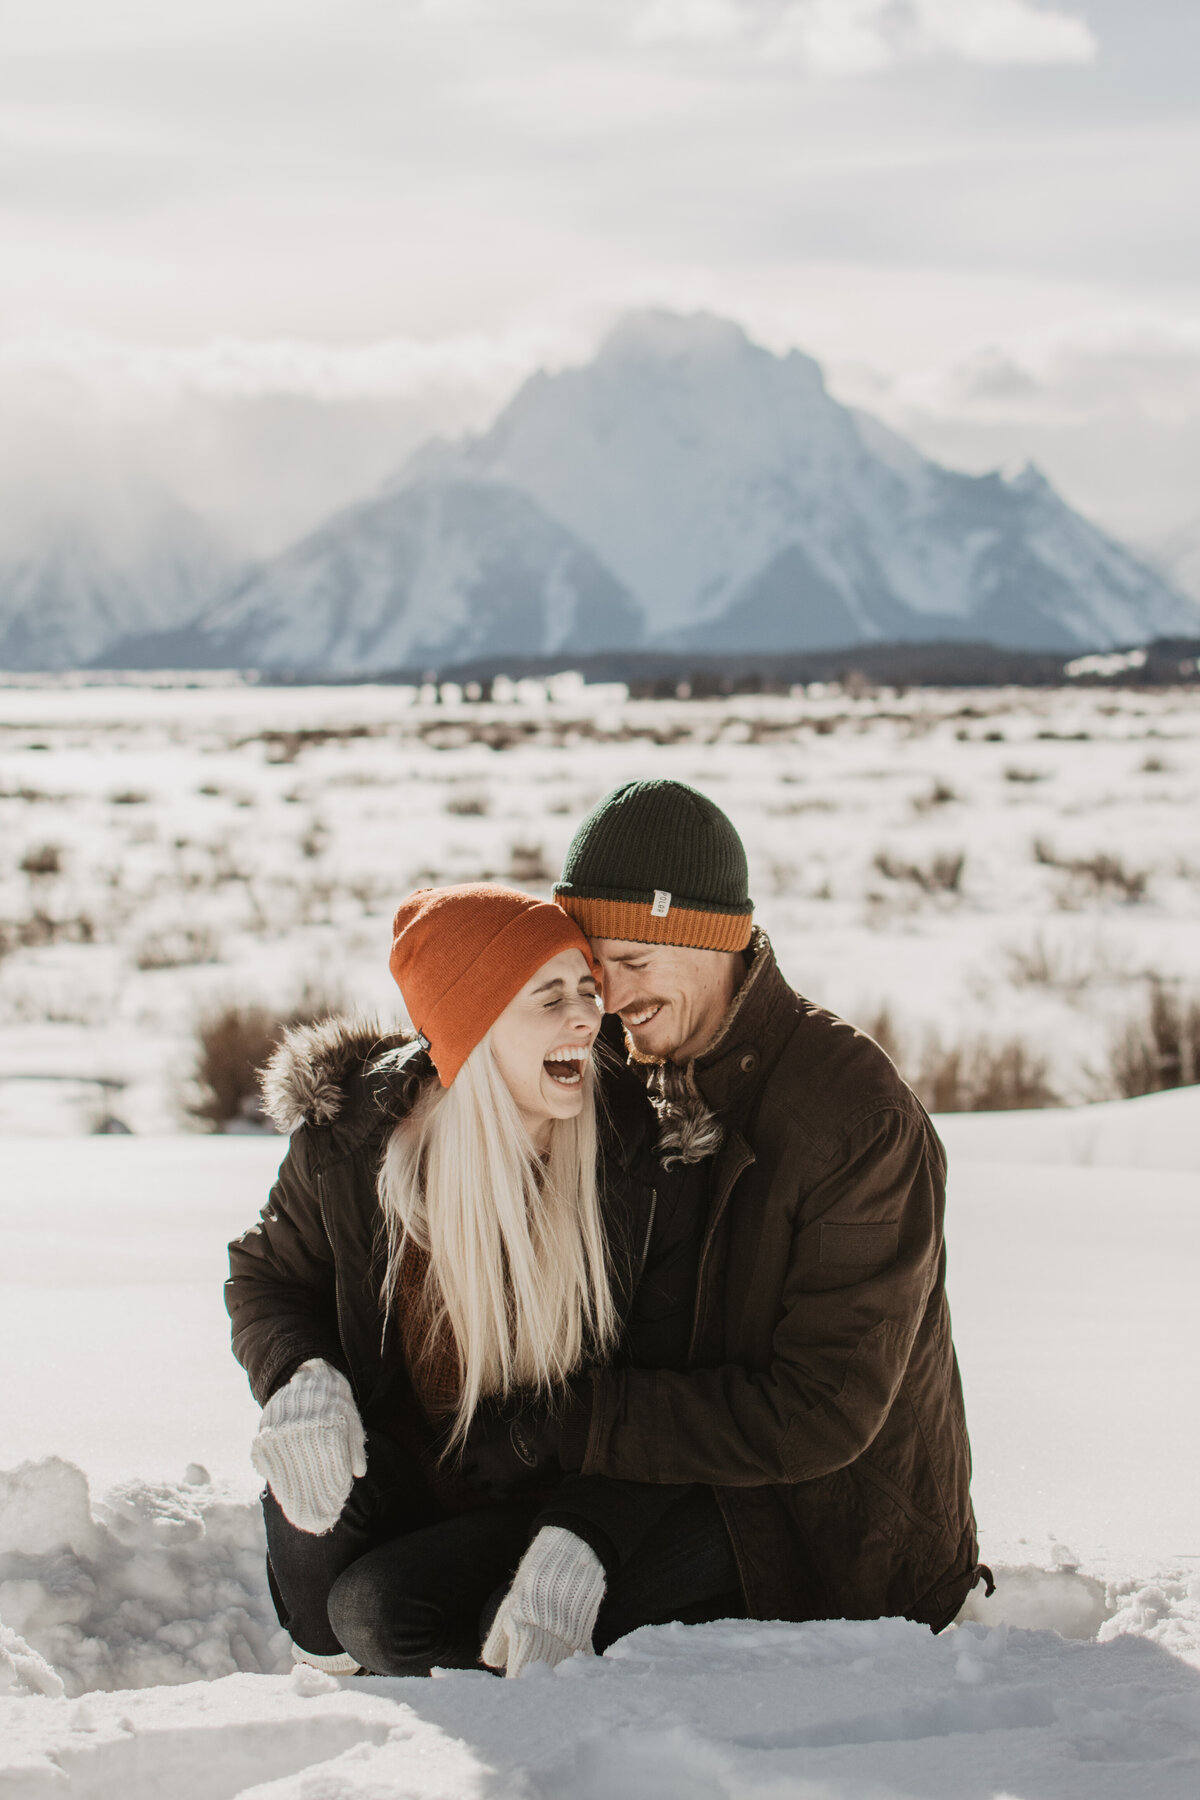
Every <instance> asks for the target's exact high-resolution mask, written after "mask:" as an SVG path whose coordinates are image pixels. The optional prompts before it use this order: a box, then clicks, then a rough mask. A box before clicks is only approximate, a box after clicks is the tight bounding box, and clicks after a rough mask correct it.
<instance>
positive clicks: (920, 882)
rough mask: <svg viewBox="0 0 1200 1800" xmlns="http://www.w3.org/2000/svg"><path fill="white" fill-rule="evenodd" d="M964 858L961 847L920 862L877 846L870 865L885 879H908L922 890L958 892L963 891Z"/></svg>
mask: <svg viewBox="0 0 1200 1800" xmlns="http://www.w3.org/2000/svg"><path fill="white" fill-rule="evenodd" d="M966 865H967V858H966V854H965V852H964V851H962V850H954V851H941V852H939V853H938V855H936V856H934V857H931V859H930V860H929V862H927V863H924V864H921V863H915V862H905V861H903V859H902V858H900V857H897V856H893V855H892V853H891V851H890V850H879V851H877V852H876V854H875V857H874V859H873V865H872V866H873V867H874V868H875V869H877V870H878V872H879V873H880V874H881V875H883V876H885V877H886V879H887V880H888V881H908V882H911V883H912V884H913V886H914V887H918V888H920V890H921V892H922V893H923V894H957V893H960V892H961V891H962V878H963V870H964V869H965V868H966Z"/></svg>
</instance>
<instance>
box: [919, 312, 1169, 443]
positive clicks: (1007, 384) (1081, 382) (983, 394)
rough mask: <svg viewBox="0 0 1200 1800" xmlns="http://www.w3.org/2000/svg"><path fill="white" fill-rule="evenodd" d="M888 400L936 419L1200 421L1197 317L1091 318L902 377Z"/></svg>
mask: <svg viewBox="0 0 1200 1800" xmlns="http://www.w3.org/2000/svg"><path fill="white" fill-rule="evenodd" d="M894 392H895V398H896V399H897V400H898V401H899V402H900V403H901V404H902V405H904V406H906V407H909V408H912V409H915V410H918V411H921V412H924V413H926V414H928V415H930V416H934V417H943V418H950V417H953V418H960V419H970V420H972V421H974V422H976V423H981V424H1009V423H1012V422H1014V421H1020V420H1026V421H1029V422H1030V423H1037V424H1040V425H1085V424H1090V423H1098V422H1101V421H1104V420H1110V419H1114V418H1120V417H1127V416H1129V415H1130V414H1134V413H1136V414H1137V415H1138V416H1140V417H1141V418H1143V419H1146V420H1151V421H1154V422H1155V423H1157V424H1160V425H1167V426H1173V425H1178V424H1182V423H1184V422H1186V421H1189V420H1193V419H1198V418H1200V319H1195V320H1187V319H1164V318H1158V317H1155V316H1153V315H1147V314H1111V313H1103V314H1093V315H1090V316H1086V317H1083V318H1080V319H1076V320H1073V321H1071V322H1070V323H1065V324H1059V325H1056V326H1055V327H1054V328H1053V329H1051V330H1046V331H1041V332H1036V333H1027V334H1024V335H1022V336H1020V337H1018V338H1016V339H1014V340H1013V341H1011V342H1009V343H1007V344H1004V345H998V344H991V345H986V346H983V347H981V348H979V349H978V350H975V351H973V352H971V353H970V354H969V355H967V356H963V357H959V358H957V359H955V360H954V361H952V362H949V363H947V364H946V365H944V366H941V367H937V368H933V369H927V370H923V371H919V372H917V373H914V374H911V375H908V376H906V377H904V378H902V379H901V380H900V381H899V382H897V383H896V386H895V390H894Z"/></svg>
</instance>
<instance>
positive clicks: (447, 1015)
mask: <svg viewBox="0 0 1200 1800" xmlns="http://www.w3.org/2000/svg"><path fill="white" fill-rule="evenodd" d="M563 950H578V951H580V952H581V954H582V955H583V956H584V957H586V959H587V965H588V968H589V969H593V968H594V967H595V964H594V963H593V961H592V951H591V946H590V945H589V943H588V941H587V939H586V938H585V937H584V935H583V933H582V931H581V930H580V929H579V927H578V925H576V923H575V921H574V920H573V919H570V918H568V916H567V914H566V913H565V912H564V911H563V910H562V908H561V907H560V906H553V905H551V903H550V902H549V901H548V900H535V899H534V897H533V895H532V894H519V893H517V892H515V891H514V890H513V889H512V888H505V887H499V886H495V885H493V884H491V883H489V882H483V881H472V882H467V883H464V884H463V885H462V886H461V887H444V888H418V889H417V891H416V893H415V894H410V895H409V896H408V899H407V900H405V901H403V902H402V903H401V906H400V910H399V911H398V912H397V914H396V919H395V923H394V924H393V926H392V954H391V958H390V960H389V962H388V967H389V968H390V969H391V971H392V976H393V979H394V980H395V983H396V986H397V987H398V988H399V989H400V992H401V994H403V996H404V1004H405V1006H406V1007H407V1008H408V1016H409V1018H410V1019H411V1020H412V1022H413V1025H414V1026H415V1028H416V1030H417V1031H418V1032H419V1033H420V1035H421V1036H422V1037H423V1038H424V1039H425V1041H426V1042H427V1043H428V1045H429V1054H430V1056H431V1057H432V1058H433V1064H434V1067H435V1068H436V1070H437V1072H438V1076H439V1078H440V1080H441V1084H442V1086H443V1087H449V1086H450V1083H451V1082H452V1081H453V1080H454V1077H455V1076H456V1075H457V1074H458V1071H459V1070H460V1069H461V1068H462V1066H463V1063H464V1062H465V1061H466V1059H467V1057H468V1056H469V1055H470V1054H471V1052H472V1050H473V1049H474V1048H475V1046H476V1044H478V1043H479V1042H480V1041H481V1039H483V1038H484V1037H485V1036H486V1035H487V1033H488V1032H489V1031H490V1030H491V1028H492V1026H493V1025H494V1024H495V1023H496V1020H497V1019H498V1018H499V1017H500V1014H501V1013H502V1012H503V1011H504V1009H505V1007H506V1006H507V1005H508V1003H509V1001H510V1000H512V999H515V997H516V996H517V994H519V993H520V991H521V989H522V988H523V987H524V986H525V983H526V982H527V981H528V980H529V979H530V977H531V976H533V975H535V974H536V973H537V971H538V970H539V969H540V968H541V967H542V964H543V963H548V962H549V961H550V959H551V957H553V956H557V955H559V953H560V952H561V951H563Z"/></svg>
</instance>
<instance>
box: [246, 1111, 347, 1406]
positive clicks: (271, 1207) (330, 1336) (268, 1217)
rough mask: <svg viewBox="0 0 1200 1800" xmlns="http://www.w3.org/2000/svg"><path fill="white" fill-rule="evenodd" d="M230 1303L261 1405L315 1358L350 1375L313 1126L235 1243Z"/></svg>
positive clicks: (300, 1136)
mask: <svg viewBox="0 0 1200 1800" xmlns="http://www.w3.org/2000/svg"><path fill="white" fill-rule="evenodd" d="M225 1305H226V1307H227V1308H228V1310H229V1316H230V1319H231V1320H232V1322H233V1354H234V1355H235V1356H236V1357H237V1359H238V1361H239V1362H240V1363H241V1365H242V1367H243V1368H244V1369H245V1371H246V1373H247V1375H248V1376H249V1378H250V1389H251V1392H252V1393H253V1395H254V1398H255V1399H256V1400H257V1401H258V1403H259V1405H260V1406H265V1405H266V1403H267V1401H268V1400H269V1399H270V1397H271V1395H272V1394H273V1393H274V1392H275V1391H276V1389H278V1388H280V1387H282V1386H283V1384H284V1383H285V1382H286V1381H289V1380H290V1379H291V1377H292V1376H293V1375H294V1374H295V1372H296V1370H297V1369H298V1368H299V1367H300V1365H301V1363H303V1362H307V1361H308V1360H309V1358H310V1357H314V1356H319V1357H322V1358H323V1359H324V1360H325V1361H326V1362H328V1363H332V1364H333V1365H334V1367H335V1368H338V1369H341V1370H342V1372H343V1374H346V1375H348V1374H349V1370H348V1368H347V1366H346V1358H345V1354H344V1352H343V1349H342V1343H341V1338H340V1336H339V1334H338V1325H337V1291H336V1281H335V1275H334V1260H333V1249H332V1246H331V1245H330V1242H329V1237H328V1234H327V1233H326V1230H325V1222H324V1219H323V1218H322V1215H321V1204H320V1197H319V1194H318V1183H317V1177H316V1171H315V1169H314V1167H313V1143H312V1135H311V1133H310V1131H309V1129H308V1127H307V1126H301V1127H300V1129H299V1130H298V1131H297V1132H296V1134H295V1136H294V1137H293V1138H292V1141H291V1145H290V1147H289V1149H288V1153H287V1155H286V1156H285V1157H284V1159H283V1165H282V1167H281V1168H280V1171H279V1174H278V1176H277V1177H276V1180H275V1185H274V1186H273V1187H272V1189H271V1192H270V1196H269V1198H268V1200H267V1204H266V1205H265V1206H264V1207H263V1210H262V1214H261V1216H260V1218H259V1221H258V1224H257V1225H252V1226H251V1227H250V1229H249V1231H244V1232H243V1233H242V1235H241V1237H239V1238H235V1239H234V1241H233V1243H232V1244H230V1246H229V1279H228V1281H227V1282H226V1283H225Z"/></svg>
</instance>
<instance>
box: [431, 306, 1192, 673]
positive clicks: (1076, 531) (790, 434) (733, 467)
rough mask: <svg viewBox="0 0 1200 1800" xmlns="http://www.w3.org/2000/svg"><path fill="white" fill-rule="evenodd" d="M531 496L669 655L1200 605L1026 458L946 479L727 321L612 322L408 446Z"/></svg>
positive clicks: (1084, 639) (955, 631)
mask: <svg viewBox="0 0 1200 1800" xmlns="http://www.w3.org/2000/svg"><path fill="white" fill-rule="evenodd" d="M434 471H437V472H439V473H442V474H448V473H452V472H454V473H460V474H469V475H473V476H475V477H477V478H481V479H484V480H489V481H501V482H505V483H507V484H510V485H511V486H514V487H517V488H519V489H521V490H522V491H523V492H525V493H527V494H529V495H531V496H532V497H533V498H534V499H536V500H537V501H538V502H539V504H540V505H541V506H542V507H543V508H544V509H545V510H546V512H548V513H549V514H551V515H552V517H554V518H556V519H558V520H559V521H560V523H561V524H563V525H564V526H566V527H568V528H569V529H570V530H571V531H572V532H574V533H575V535H576V536H577V537H578V538H580V539H581V540H582V541H583V542H584V543H585V544H587V545H589V546H590V547H591V549H592V550H593V551H594V552H595V554H596V555H597V556H598V557H599V558H600V559H601V560H602V561H603V562H604V563H605V564H606V565H607V566H608V568H609V569H611V570H612V571H613V573H614V574H615V575H616V577H617V578H618V579H619V580H620V581H621V582H622V583H623V584H624V585H625V586H626V587H627V588H628V590H629V591H630V593H631V594H632V595H634V596H635V597H636V599H637V600H638V601H639V602H640V603H641V605H642V607H643V608H644V610H645V614H646V619H647V625H648V631H649V634H650V635H651V637H652V638H653V639H654V640H656V641H657V642H659V643H661V644H665V645H672V644H674V645H677V646H680V647H683V646H688V647H690V648H694V649H697V650H699V649H706V650H721V649H727V648H735V647H736V648H738V649H742V650H746V649H760V650H783V649H802V648H803V649H807V648H817V647H823V646H829V647H833V646H837V645H841V644H847V643H852V642H855V641H858V640H862V639H871V638H874V639H879V638H914V637H915V638H935V637H940V638H945V637H970V638H977V639H987V640H991V641H992V642H995V643H999V644H1003V645H1008V646H1016V647H1021V648H1029V649H1072V648H1075V647H1077V646H1087V647H1097V646H1107V645H1110V644H1115V643H1129V642H1134V641H1136V640H1138V639H1140V638H1143V637H1147V636H1154V635H1157V634H1165V633H1171V632H1176V631H1186V630H1193V631H1194V630H1196V629H1197V627H1198V625H1200V609H1197V607H1196V606H1195V605H1194V604H1193V603H1191V602H1190V601H1188V600H1186V599H1185V598H1184V597H1183V596H1181V595H1180V594H1178V593H1176V592H1175V591H1174V590H1173V589H1172V588H1171V587H1170V586H1169V585H1168V584H1167V583H1166V582H1165V581H1164V580H1163V579H1162V578H1161V577H1160V576H1159V575H1157V574H1156V573H1155V572H1154V571H1153V570H1152V569H1150V568H1148V567H1147V566H1146V565H1144V564H1143V563H1140V562H1139V561H1138V560H1137V559H1136V558H1135V557H1134V556H1133V555H1132V554H1131V553H1130V552H1129V551H1127V550H1125V549H1124V548H1123V547H1122V546H1120V545H1119V544H1117V543H1115V542H1113V540H1111V539H1110V538H1108V537H1106V536H1105V535H1104V534H1103V533H1102V532H1100V531H1099V530H1097V529H1096V528H1095V527H1094V526H1092V525H1090V524H1089V523H1087V521H1085V520H1084V519H1083V518H1081V517H1080V515H1079V514H1077V513H1075V512H1073V511H1072V510H1071V508H1070V507H1068V506H1067V505H1066V504H1065V503H1064V502H1063V501H1062V500H1060V499H1059V498H1058V496H1057V495H1056V494H1055V492H1054V490H1053V488H1051V487H1050V485H1049V483H1048V482H1047V481H1046V480H1045V479H1044V478H1043V477H1042V476H1041V475H1040V474H1039V473H1038V472H1037V470H1035V469H1033V468H1032V467H1029V468H1027V469H1025V470H1024V471H1023V472H1022V473H1021V474H1019V475H1017V476H1015V477H1011V478H1010V477H1006V476H1003V475H1000V474H992V475H983V476H970V475H963V474H957V473H955V472H953V471H951V470H948V469H944V468H942V467H940V466H939V465H937V464H935V463H932V462H930V461H928V460H927V459H926V458H925V457H923V456H922V455H921V454H920V453H919V452H918V451H916V450H915V449H914V448H913V447H912V446H911V445H910V444H908V443H906V442H905V441H904V440H903V439H901V438H899V437H897V436H896V435H895V434H894V433H893V432H891V431H889V430H888V429H887V428H885V427H884V426H883V425H881V424H880V423H879V422H878V421H876V420H874V419H871V418H869V417H867V416H866V415H864V414H861V413H857V412H854V411H852V410H851V409H849V408H847V407H844V406H842V405H840V404H839V403H838V402H837V401H835V400H834V399H833V398H832V397H831V396H830V394H829V393H828V392H827V391H826V388H825V384H824V381H823V378H822V375H821V371H820V369H819V367H818V365H817V364H816V363H815V362H813V361H812V359H811V358H810V357H807V356H804V355H802V354H801V353H800V352H798V351H792V352H790V353H789V354H788V355H786V356H782V357H780V356H775V355H774V354H773V353H772V352H770V351H769V350H765V349H763V348H761V347H760V346H758V345H756V344H753V343H751V342H750V340H749V339H748V338H747V337H746V335H745V333H744V332H743V331H742V330H741V328H740V327H739V326H737V325H735V324H733V323H731V322H729V321H727V320H722V319H717V318H713V317H711V316H709V315H698V316H695V317H688V318H683V317H679V316H676V315H673V314H667V313H658V312H652V313H644V314H635V315H632V316H631V317H629V318H627V319H626V320H625V321H624V322H623V323H622V324H620V325H619V326H618V327H617V329H616V330H615V331H614V332H613V333H612V335H611V336H610V337H609V338H608V340H607V341H606V342H605V343H604V345H603V346H602V348H601V349H600V351H599V353H598V355H597V356H596V357H595V359H594V360H593V361H592V362H591V363H589V364H588V365H587V366H585V367H583V368H578V369H570V370H567V371H564V372H563V373H560V374H555V375H548V374H545V373H542V374H538V375H535V376H533V377H532V379H531V380H529V381H528V382H527V383H526V384H525V386H524V387H523V388H522V389H521V391H520V392H519V393H518V394H517V396H516V398H515V399H514V400H513V401H512V402H511V403H510V404H509V406H508V407H507V408H506V409H505V410H504V412H503V413H502V414H501V415H500V417H499V419H498V420H497V421H496V423H495V425H494V426H493V427H492V428H491V430H490V431H488V432H487V433H486V434H485V435H483V436H481V437H478V438H476V439H473V440H468V441H465V442H463V443H460V444H457V445H446V444H441V445H431V446H429V447H428V448H427V449H426V450H424V451H422V452H420V453H418V455H417V456H416V457H415V458H414V459H413V461H412V463H411V464H410V466H409V469H408V470H407V471H406V476H405V477H404V479H412V478H414V477H417V476H419V475H422V474H428V473H431V472H434Z"/></svg>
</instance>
